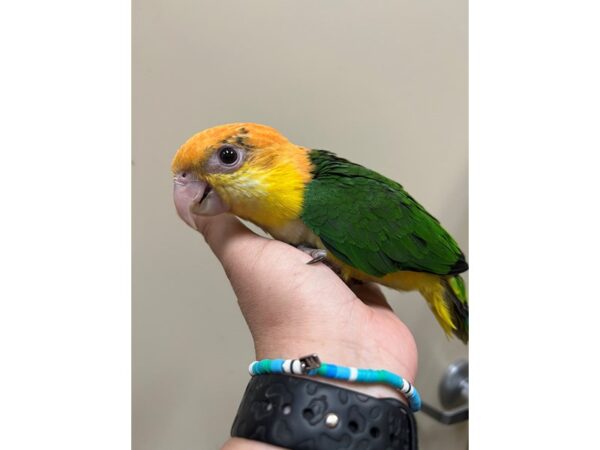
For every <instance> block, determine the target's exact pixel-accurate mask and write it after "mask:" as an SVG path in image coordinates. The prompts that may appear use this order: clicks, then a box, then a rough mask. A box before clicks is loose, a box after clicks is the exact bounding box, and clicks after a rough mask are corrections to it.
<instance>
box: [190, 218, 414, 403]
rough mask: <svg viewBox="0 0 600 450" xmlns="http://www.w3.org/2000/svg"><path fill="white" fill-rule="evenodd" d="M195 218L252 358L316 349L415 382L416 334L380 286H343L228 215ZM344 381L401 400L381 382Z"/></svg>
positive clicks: (347, 362)
mask: <svg viewBox="0 0 600 450" xmlns="http://www.w3.org/2000/svg"><path fill="white" fill-rule="evenodd" d="M194 220H195V222H196V226H197V229H198V230H199V231H200V232H201V233H202V234H203V235H204V237H205V239H206V241H207V242H208V244H209V246H210V247H211V249H212V250H213V252H214V253H215V255H216V256H217V257H218V258H219V260H220V261H221V263H222V265H223V268H224V269H225V272H226V274H227V276H228V278H229V280H230V281H231V285H232V286H233V289H234V291H235V293H236V296H237V298H238V302H239V305H240V309H241V311H242V314H243V315H244V318H245V319H246V322H247V323H248V326H249V328H250V331H251V333H252V337H253V339H254V347H255V351H256V358H257V359H264V358H284V359H295V358H298V357H300V356H304V355H307V354H311V353H317V354H318V355H319V357H320V358H321V359H322V360H323V361H327V362H331V363H334V364H339V365H346V366H353V367H362V368H370V369H387V370H389V371H391V372H394V373H397V374H399V375H401V376H403V377H405V378H406V379H408V380H409V381H411V382H413V381H414V378H415V375H416V369H417V349H416V344H415V341H414V339H413V337H412V334H411V333H410V331H409V330H408V329H407V327H406V326H405V325H404V324H403V323H402V322H401V321H400V319H399V318H398V317H397V316H396V315H395V314H394V312H393V311H392V310H391V308H390V306H389V305H388V303H387V301H386V300H385V298H384V296H383V294H382V292H381V290H380V289H379V287H378V286H376V285H374V284H360V285H356V286H353V287H352V288H349V287H348V286H347V285H346V284H345V283H344V282H343V281H342V280H341V279H340V278H339V277H338V275H337V274H335V273H334V272H333V271H332V270H331V269H330V268H329V267H327V266H326V265H324V264H314V265H307V264H306V262H308V261H309V260H310V259H311V258H310V257H309V256H308V255H307V254H305V253H303V252H302V251H300V250H297V249H295V248H294V247H292V246H290V245H288V244H285V243H283V242H279V241H276V240H272V239H266V238H263V237H261V236H258V235H256V234H255V233H253V232H252V231H250V230H249V229H248V228H247V227H245V226H244V225H243V224H242V223H241V222H240V221H239V220H238V219H236V218H235V217H233V216H231V215H228V214H222V215H219V216H216V217H210V218H209V217H200V216H196V217H195V219H194ZM323 381H328V382H334V381H331V380H323ZM335 383H338V382H335ZM340 384H341V383H340ZM345 387H347V388H349V389H354V390H357V391H361V392H364V393H366V394H369V395H372V396H375V397H394V398H399V399H402V397H401V396H400V394H399V393H398V392H397V391H396V390H395V389H393V388H390V387H387V386H382V385H365V384H357V383H353V384H349V383H346V384H345Z"/></svg>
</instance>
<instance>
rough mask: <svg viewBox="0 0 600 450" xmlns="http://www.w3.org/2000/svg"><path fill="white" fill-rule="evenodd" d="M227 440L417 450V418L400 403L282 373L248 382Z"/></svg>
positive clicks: (297, 448) (322, 448) (300, 448)
mask: <svg viewBox="0 0 600 450" xmlns="http://www.w3.org/2000/svg"><path fill="white" fill-rule="evenodd" d="M332 414H333V416H332ZM336 418H337V421H336ZM336 422H337V424H336V425H335V426H333V427H331V424H332V423H336ZM327 423H329V425H328V424H327ZM231 436H233V437H241V438H247V439H252V440H255V441H262V442H266V443H268V444H273V445H278V446H280V447H285V448H290V449H293V450H330V449H361V450H377V449H403V450H416V449H417V426H416V422H415V418H414V416H413V415H412V413H411V412H410V410H409V409H408V407H407V406H406V405H404V404H403V403H402V402H400V401H398V400H395V399H391V398H386V399H378V398H375V397H371V396H368V395H364V394H359V393H357V392H355V391H351V390H348V389H344V388H341V387H338V386H333V385H331V384H326V383H321V382H318V381H314V380H309V379H306V378H299V377H294V376H289V375H280V374H269V375H258V376H254V377H252V379H251V380H250V382H249V383H248V386H247V387H246V392H245V393H244V398H243V399H242V402H241V404H240V407H239V409H238V413H237V415H236V417H235V420H234V422H233V426H232V427H231Z"/></svg>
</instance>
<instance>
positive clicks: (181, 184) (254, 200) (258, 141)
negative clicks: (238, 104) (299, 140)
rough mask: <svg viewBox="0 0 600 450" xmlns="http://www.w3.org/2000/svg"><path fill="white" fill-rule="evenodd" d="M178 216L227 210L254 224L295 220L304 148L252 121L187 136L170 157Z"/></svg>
mask: <svg viewBox="0 0 600 450" xmlns="http://www.w3.org/2000/svg"><path fill="white" fill-rule="evenodd" d="M171 170H172V172H173V175H174V199H175V206H176V208H177V212H178V214H179V216H180V217H181V218H182V219H183V220H184V221H185V222H186V223H188V224H189V225H191V226H192V227H195V225H194V220H193V215H215V214H220V213H223V212H231V213H233V214H235V215H237V216H239V217H241V218H243V219H247V220H250V221H252V222H254V223H255V224H257V225H259V226H263V227H265V226H267V227H269V226H278V225H283V224H285V223H286V222H287V221H290V220H293V219H296V218H298V216H299V214H300V212H301V210H302V198H303V192H304V187H305V185H306V183H308V182H309V181H310V179H311V173H310V172H311V164H310V161H309V159H308V150H307V149H306V148H304V147H299V146H297V145H294V144H292V143H291V142H290V141H288V140H287V139H286V138H285V137H284V136H283V135H281V134H280V133H279V132H278V131H277V130H275V129H273V128H271V127H268V126H265V125H258V124H253V123H232V124H227V125H220V126H216V127H213V128H209V129H207V130H204V131H201V132H200V133H198V134H196V135H194V136H192V137H191V138H190V139H188V141H187V142H186V143H185V144H183V145H182V146H181V148H180V149H179V150H178V151H177V153H176V154H175V157H174V158H173V163H172V165H171Z"/></svg>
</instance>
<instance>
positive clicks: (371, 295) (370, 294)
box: [349, 283, 392, 311]
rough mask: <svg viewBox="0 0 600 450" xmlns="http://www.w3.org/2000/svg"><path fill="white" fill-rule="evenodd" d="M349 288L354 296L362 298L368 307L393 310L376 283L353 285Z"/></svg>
mask: <svg viewBox="0 0 600 450" xmlns="http://www.w3.org/2000/svg"><path fill="white" fill-rule="evenodd" d="M349 287H350V289H352V292H354V295H356V296H357V297H358V298H360V299H361V300H362V301H363V302H364V303H365V304H366V305H369V306H374V307H382V308H386V309H389V310H390V311H391V310H392V307H391V306H390V304H389V303H388V302H387V300H386V299H385V296H384V295H383V292H381V288H380V287H379V286H377V285H376V284H375V283H353V284H350V285H349Z"/></svg>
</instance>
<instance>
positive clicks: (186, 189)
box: [173, 173, 229, 230]
mask: <svg viewBox="0 0 600 450" xmlns="http://www.w3.org/2000/svg"><path fill="white" fill-rule="evenodd" d="M173 200H174V202H175V209H176V210H177V214H178V215H179V217H181V219H182V220H183V221H184V222H185V223H187V224H188V225H189V226H190V227H192V228H194V229H195V230H197V229H198V227H197V226H196V222H195V220H194V216H215V215H217V214H221V213H224V212H227V211H229V207H228V206H227V205H226V204H225V203H224V202H223V200H222V199H221V197H219V195H218V194H217V193H216V191H214V190H213V189H212V188H211V187H210V185H209V184H208V183H206V181H202V180H199V179H197V178H196V177H193V176H192V175H191V174H189V173H178V174H177V175H175V178H174V179H173Z"/></svg>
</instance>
